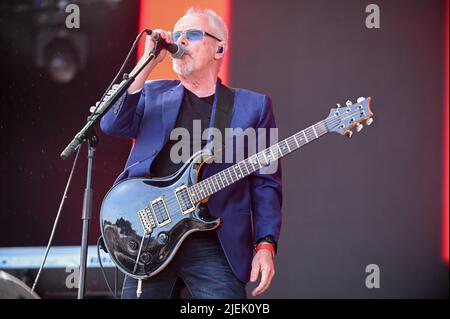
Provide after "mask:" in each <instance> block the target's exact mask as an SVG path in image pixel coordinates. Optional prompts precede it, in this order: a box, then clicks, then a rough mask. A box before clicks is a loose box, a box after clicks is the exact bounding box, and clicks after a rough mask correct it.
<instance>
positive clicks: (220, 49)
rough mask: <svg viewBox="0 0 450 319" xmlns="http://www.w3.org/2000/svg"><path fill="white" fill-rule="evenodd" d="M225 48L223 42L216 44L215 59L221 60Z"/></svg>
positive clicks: (225, 45)
mask: <svg viewBox="0 0 450 319" xmlns="http://www.w3.org/2000/svg"><path fill="white" fill-rule="evenodd" d="M226 48H227V44H226V42H225V41H221V42H219V43H218V44H217V49H216V56H215V57H216V59H221V58H223V56H224V54H225V51H226Z"/></svg>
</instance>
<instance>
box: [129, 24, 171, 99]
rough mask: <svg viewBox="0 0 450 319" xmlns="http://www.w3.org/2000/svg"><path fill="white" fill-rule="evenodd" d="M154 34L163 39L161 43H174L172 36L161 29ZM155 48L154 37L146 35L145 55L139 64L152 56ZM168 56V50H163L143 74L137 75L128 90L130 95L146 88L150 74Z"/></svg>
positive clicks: (154, 31)
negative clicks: (151, 53)
mask: <svg viewBox="0 0 450 319" xmlns="http://www.w3.org/2000/svg"><path fill="white" fill-rule="evenodd" d="M153 33H158V34H159V36H160V37H161V40H160V41H166V42H167V43H173V40H172V35H171V33H170V32H168V31H164V30H161V29H155V30H153ZM154 47H155V42H154V41H153V38H152V36H151V35H146V38H145V48H144V54H143V56H142V57H141V59H140V61H139V63H141V62H142V61H143V60H144V58H145V57H147V56H148V55H149V54H150V52H152V50H153V48H154ZM166 54H167V51H166V49H162V50H161V51H160V52H159V54H158V56H157V57H156V58H155V59H154V60H152V61H150V62H149V63H148V64H147V65H146V67H145V68H144V69H143V70H142V71H141V73H139V74H138V75H137V77H136V79H135V80H134V82H133V83H132V84H131V86H130V87H129V88H128V93H130V94H132V93H135V92H138V91H139V90H141V89H142V88H143V87H144V84H145V81H146V80H147V79H148V77H149V75H150V73H151V72H152V70H153V69H154V68H155V66H156V65H157V64H158V63H160V62H161V61H163V60H164V58H165V57H166Z"/></svg>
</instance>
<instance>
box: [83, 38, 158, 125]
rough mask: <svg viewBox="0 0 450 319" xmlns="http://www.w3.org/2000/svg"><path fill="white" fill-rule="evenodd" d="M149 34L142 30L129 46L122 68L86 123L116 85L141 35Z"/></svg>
mask: <svg viewBox="0 0 450 319" xmlns="http://www.w3.org/2000/svg"><path fill="white" fill-rule="evenodd" d="M145 32H146V33H151V30H148V29H144V30H142V31H141V32H140V33H139V34H138V36H137V37H136V40H134V42H133V45H132V46H131V49H130V51H129V52H128V54H127V57H126V58H125V61H124V62H123V63H122V66H121V67H120V70H119V72H117V74H116V76H115V77H114V79H113V80H112V82H111V84H110V85H109V86H108V88H107V89H106V91H105V93H103V95H102V97H101V99H100V100H99V101H98V103H96V104H97V105H95V109H94V111H93V112H91V115H90V116H89V118H88V121H90V120H91V119H92V116H94V114H95V113H96V112H97V110H98V108H99V107H100V104H101V103H102V102H103V99H104V98H105V96H106V94H108V91H109V90H110V89H111V87H112V86H113V85H114V83H116V81H117V79H118V78H119V76H120V74H121V73H122V72H123V69H124V68H125V66H126V65H127V63H128V60H129V59H130V56H131V53H133V52H134V50H135V49H136V45H137V43H138V42H139V40H140V39H141V37H142V35H143V34H144V33H145Z"/></svg>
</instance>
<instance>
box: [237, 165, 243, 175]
mask: <svg viewBox="0 0 450 319" xmlns="http://www.w3.org/2000/svg"><path fill="white" fill-rule="evenodd" d="M236 166H237V167H238V168H239V171H240V172H241V175H242V176H244V173H243V172H242V170H241V167H240V165H239V163H237V164H236ZM238 177H240V176H239V175H238Z"/></svg>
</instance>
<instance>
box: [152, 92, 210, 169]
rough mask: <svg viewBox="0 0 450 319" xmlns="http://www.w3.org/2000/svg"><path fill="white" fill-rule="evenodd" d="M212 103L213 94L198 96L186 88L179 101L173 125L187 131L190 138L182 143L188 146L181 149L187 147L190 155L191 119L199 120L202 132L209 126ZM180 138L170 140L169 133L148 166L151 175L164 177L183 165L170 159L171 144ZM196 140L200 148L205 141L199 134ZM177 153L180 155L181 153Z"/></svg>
mask: <svg viewBox="0 0 450 319" xmlns="http://www.w3.org/2000/svg"><path fill="white" fill-rule="evenodd" d="M213 103H214V95H211V96H208V97H203V98H200V97H198V96H196V95H195V94H194V93H192V92H191V91H189V90H187V89H185V90H184V95H183V101H182V102H181V106H180V111H179V112H178V117H177V120H176V123H175V127H183V128H185V129H186V130H187V131H188V132H189V136H190V140H189V141H184V140H183V141H182V143H185V142H188V143H189V145H188V146H187V145H184V146H183V149H187V148H188V147H189V149H190V153H189V154H190V155H192V154H193V150H194V136H193V128H194V126H193V125H194V122H193V121H194V120H200V121H201V130H200V133H203V131H204V130H205V129H207V128H208V127H209V122H210V119H211V111H212V106H213ZM180 140H182V138H181V136H179V137H178V140H171V139H170V135H169V138H168V140H167V143H166V144H165V145H164V147H163V149H162V150H161V152H159V154H158V155H157V156H156V158H155V160H154V161H153V164H152V165H151V167H150V176H151V177H164V176H168V175H171V174H173V173H175V172H176V171H177V170H178V169H179V168H180V167H181V166H183V164H184V162H180V163H174V162H173V161H172V160H171V159H170V150H171V148H172V146H173V145H175V144H177V143H179V141H180ZM197 140H199V141H201V145H200V149H201V148H203V147H204V146H205V145H206V142H207V141H206V140H203V139H201V136H200V137H197ZM198 149H199V148H197V150H198ZM178 155H180V156H181V154H178Z"/></svg>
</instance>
